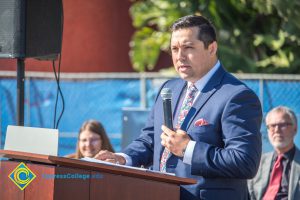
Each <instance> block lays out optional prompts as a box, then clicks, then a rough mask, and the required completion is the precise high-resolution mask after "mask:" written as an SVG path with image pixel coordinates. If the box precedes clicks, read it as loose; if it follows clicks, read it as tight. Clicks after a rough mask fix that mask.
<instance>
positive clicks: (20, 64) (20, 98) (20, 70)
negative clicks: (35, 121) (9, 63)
mask: <svg viewBox="0 0 300 200" xmlns="http://www.w3.org/2000/svg"><path fill="white" fill-rule="evenodd" d="M24 81H25V62H24V59H23V58H18V60H17V125H18V126H24Z"/></svg>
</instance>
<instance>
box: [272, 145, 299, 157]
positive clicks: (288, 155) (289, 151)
mask: <svg viewBox="0 0 300 200" xmlns="http://www.w3.org/2000/svg"><path fill="white" fill-rule="evenodd" d="M295 150H296V148H295V145H294V147H293V148H291V149H290V150H288V151H287V152H285V153H284V154H283V157H284V158H285V159H288V160H293V158H294V154H295ZM277 157H278V154H277V153H276V152H275V155H274V157H273V159H274V160H276V159H277Z"/></svg>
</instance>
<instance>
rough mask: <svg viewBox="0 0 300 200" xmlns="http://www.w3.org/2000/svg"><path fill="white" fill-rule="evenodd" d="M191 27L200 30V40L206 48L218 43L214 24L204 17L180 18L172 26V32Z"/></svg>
mask: <svg viewBox="0 0 300 200" xmlns="http://www.w3.org/2000/svg"><path fill="white" fill-rule="evenodd" d="M191 27H198V28H199V34H198V39H199V40H200V41H202V42H203V43H204V47H205V48H208V46H209V45H210V44H211V43H212V42H214V41H217V36H216V31H215V28H214V26H213V24H212V23H211V22H210V21H209V20H207V19H206V18H205V17H203V16H196V15H188V16H185V17H182V18H179V19H178V20H177V21H175V22H174V23H173V25H172V26H171V32H174V31H177V30H179V29H184V28H191Z"/></svg>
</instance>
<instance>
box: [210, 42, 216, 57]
mask: <svg viewBox="0 0 300 200" xmlns="http://www.w3.org/2000/svg"><path fill="white" fill-rule="evenodd" d="M208 50H209V53H210V55H215V54H217V50H218V44H217V42H216V41H214V42H212V43H211V44H210V45H209V46H208Z"/></svg>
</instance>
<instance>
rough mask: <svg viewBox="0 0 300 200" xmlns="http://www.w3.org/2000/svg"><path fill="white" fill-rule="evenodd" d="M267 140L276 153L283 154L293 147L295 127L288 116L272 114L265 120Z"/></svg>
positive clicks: (281, 113) (280, 113)
mask: <svg viewBox="0 0 300 200" xmlns="http://www.w3.org/2000/svg"><path fill="white" fill-rule="evenodd" d="M266 125H267V127H268V136H269V140H270V142H271V144H272V146H273V147H274V149H275V150H276V151H279V152H280V153H284V152H286V151H288V150H290V149H291V148H292V147H293V146H294V136H295V134H296V132H297V125H293V123H292V120H291V119H290V117H289V115H287V114H286V113H284V112H273V113H271V114H270V115H269V117H268V118H267V119H266Z"/></svg>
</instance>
